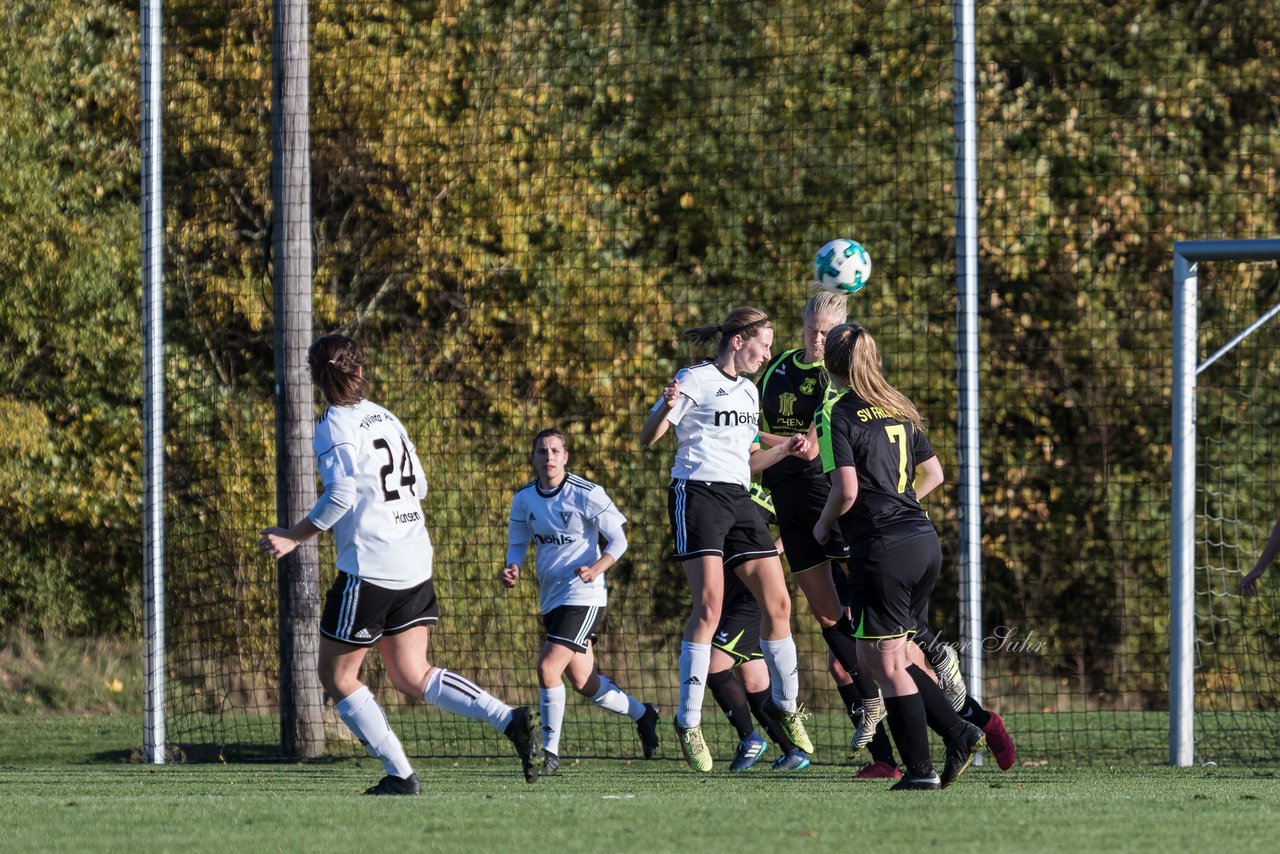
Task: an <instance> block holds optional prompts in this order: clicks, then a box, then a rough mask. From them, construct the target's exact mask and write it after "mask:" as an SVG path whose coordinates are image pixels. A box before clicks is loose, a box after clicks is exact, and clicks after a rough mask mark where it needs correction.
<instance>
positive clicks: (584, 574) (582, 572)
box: [576, 566, 599, 584]
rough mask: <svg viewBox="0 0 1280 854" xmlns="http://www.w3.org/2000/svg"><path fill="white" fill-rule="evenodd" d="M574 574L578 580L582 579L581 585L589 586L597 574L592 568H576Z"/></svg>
mask: <svg viewBox="0 0 1280 854" xmlns="http://www.w3.org/2000/svg"><path fill="white" fill-rule="evenodd" d="M576 574H577V576H578V578H580V579H582V583H583V584H590V583H591V582H593V581H595V580H596V576H597V575H598V574H599V573H597V572H596V571H595V569H593V568H592V567H589V566H580V567H578V571H577V573H576Z"/></svg>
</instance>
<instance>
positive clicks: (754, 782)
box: [0, 715, 1280, 854]
mask: <svg viewBox="0 0 1280 854" xmlns="http://www.w3.org/2000/svg"><path fill="white" fill-rule="evenodd" d="M140 740H141V723H140V721H139V719H138V718H137V717H136V716H132V715H130V716H120V715H115V716H94V717H63V716H52V715H39V716H38V715H20V716H3V717H0V792H3V793H4V795H5V797H4V801H3V803H4V828H5V829H4V833H3V835H2V836H0V849H2V850H14V851H20V850H52V851H114V850H122V851H123V850H128V851H136V850H140V849H141V850H148V851H184V852H185V851H217V852H221V854H227V852H231V851H297V850H301V849H304V848H318V847H322V846H323V847H327V848H335V847H336V848H338V849H352V848H358V849H360V850H396V847H399V846H404V848H405V850H431V851H437V850H438V851H487V852H505V851H532V852H541V851H547V850H551V851H609V852H630V851H637V852H665V851H673V852H685V851H689V852H693V851H697V852H715V851H726V852H735V854H748V852H756V851H782V852H791V851H815V852H816V851H831V850H856V849H857V848H860V847H864V846H866V845H870V844H875V845H877V846H879V845H881V844H883V845H891V846H892V848H893V850H913V849H918V848H921V847H932V848H936V849H938V850H944V851H946V852H947V854H952V852H964V851H980V852H998V851H1014V850H1017V851H1028V850H1032V851H1079V850H1082V849H1087V848H1093V849H1097V850H1117V849H1123V850H1126V851H1161V852H1168V851H1177V850H1194V849H1196V848H1205V849H1213V850H1216V849H1218V848H1219V847H1222V846H1224V845H1228V844H1229V845H1230V847H1231V849H1232V850H1234V851H1271V850H1274V848H1275V839H1276V834H1277V833H1280V776H1277V775H1276V773H1275V772H1274V771H1273V770H1268V769H1247V768H1237V769H1224V768H1209V769H1206V768H1195V769H1173V768H1167V767H1159V766H1155V767H1091V768H1072V769H1065V768H1051V767H1018V768H1015V769H1013V770H1011V771H1008V772H1003V773H1002V772H1000V771H998V770H996V769H995V768H994V767H986V768H981V769H975V770H973V771H971V772H970V774H969V775H967V776H966V777H965V778H964V780H962V781H961V782H960V783H959V784H957V785H956V786H955V787H953V788H951V789H948V790H947V791H945V792H937V793H930V792H919V793H893V792H889V791H887V787H886V786H885V785H884V784H881V783H855V782H851V781H849V780H848V774H849V770H850V769H848V768H846V767H840V766H822V767H819V766H815V767H814V768H811V769H809V770H808V771H804V772H800V773H798V774H790V775H784V774H775V773H771V772H770V771H768V770H767V769H759V770H756V771H753V772H751V773H749V774H745V775H730V774H728V773H727V772H716V773H713V774H710V775H706V776H699V775H695V774H693V773H692V772H691V771H689V770H688V769H687V768H685V767H684V765H683V764H682V763H680V762H678V761H676V760H673V759H664V760H659V761H654V762H633V763H625V762H617V761H610V760H597V759H590V760H584V761H581V762H580V763H578V764H577V765H566V767H565V768H564V769H562V772H561V774H560V775H558V776H557V777H554V778H551V779H548V780H543V781H540V782H539V783H538V784H537V785H535V786H528V785H526V784H524V783H523V782H522V780H521V779H520V776H519V771H518V768H517V763H516V761H515V759H514V758H513V759H510V760H488V761H485V760H461V761H449V760H430V759H420V760H417V761H416V764H417V766H418V771H419V776H421V777H422V779H423V783H424V795H423V797H420V798H401V799H373V798H362V797H359V795H358V793H359V792H360V791H361V790H362V789H363V788H364V787H365V786H367V785H369V784H371V783H372V782H374V781H376V780H377V779H378V777H379V776H381V769H380V768H379V767H378V766H377V765H376V764H375V763H373V762H371V761H369V760H367V759H366V760H344V761H329V762H319V763H312V764H272V763H238V764H230V765H227V764H221V763H209V764H200V765H170V766H162V767H154V766H146V765H140V764H136V763H135V764H130V763H126V762H122V761H121V758H122V757H127V756H129V754H130V752H131V750H132V749H133V748H134V747H136V745H137V744H138V742H140ZM904 846H906V848H905V849H904Z"/></svg>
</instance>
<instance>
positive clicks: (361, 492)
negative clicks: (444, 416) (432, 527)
mask: <svg viewBox="0 0 1280 854" xmlns="http://www.w3.org/2000/svg"><path fill="white" fill-rule="evenodd" d="M315 449H316V459H317V460H318V462H319V468H320V477H321V479H322V480H323V481H324V488H325V491H326V492H328V491H329V490H332V489H333V488H334V486H335V484H337V483H338V482H339V481H342V480H347V481H348V485H347V486H345V488H347V489H349V488H350V486H349V484H350V483H351V482H354V486H355V498H354V500H353V502H352V504H351V507H350V509H348V510H347V512H346V513H344V514H343V515H342V516H341V517H340V518H339V519H338V520H337V522H335V523H334V525H333V535H334V541H335V544H336V546H337V551H338V569H340V570H342V571H343V572H345V573H347V574H349V575H355V576H358V577H360V578H361V579H364V580H366V581H369V582H371V583H373V584H376V585H378V586H379V587H388V588H391V589H393V590H403V589H405V588H408V587H414V586H416V585H418V584H421V583H422V582H424V581H426V580H427V579H428V578H430V577H431V555H432V549H431V537H430V535H428V534H427V528H426V525H425V523H424V520H423V515H422V499H423V498H425V497H426V495H427V478H426V475H425V474H424V473H423V471H422V463H420V462H419V461H418V452H417V451H416V450H415V449H414V447H413V443H412V442H410V441H409V436H408V434H406V433H405V431H404V427H403V426H402V425H401V424H400V421H399V419H397V418H396V417H395V416H394V415H392V414H391V413H390V412H388V411H387V410H385V409H383V408H382V407H381V406H378V405H377V404H376V403H372V402H370V401H368V400H362V401H360V402H359V403H357V404H355V405H353V406H330V407H329V409H328V410H327V411H326V412H325V414H324V417H322V418H321V419H320V421H319V422H318V423H317V424H316V437H315ZM312 521H313V522H314V521H315V519H314V518H313V519H312Z"/></svg>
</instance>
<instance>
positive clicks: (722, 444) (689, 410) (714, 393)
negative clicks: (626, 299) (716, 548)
mask: <svg viewBox="0 0 1280 854" xmlns="http://www.w3.org/2000/svg"><path fill="white" fill-rule="evenodd" d="M676 380H677V381H678V382H679V383H680V399H679V400H678V401H677V402H676V405H675V406H673V407H671V411H670V412H668V413H667V421H669V422H671V424H673V425H675V428H676V438H677V439H678V440H679V446H678V447H677V448H676V461H675V464H674V465H673V466H672V467H671V476H672V477H673V478H675V479H677V480H697V481H703V482H706V483H737V484H741V485H742V488H743V489H748V488H750V486H751V462H750V459H751V446H752V445H753V444H755V442H756V436H757V435H758V434H759V426H760V392H759V391H758V390H757V389H756V385H755V383H753V382H751V380H749V379H746V378H745V377H742V376H737V377H731V376H729V375H728V374H726V373H725V372H724V371H722V370H720V368H718V367H717V366H716V364H715V363H714V362H701V363H699V364H697V365H693V366H692V367H688V368H683V369H681V370H680V372H679V373H677V374H676ZM660 406H662V401H661V400H659V401H658V402H657V403H656V404H655V405H654V407H653V408H654V409H655V410H656V409H657V408H658V407H660Z"/></svg>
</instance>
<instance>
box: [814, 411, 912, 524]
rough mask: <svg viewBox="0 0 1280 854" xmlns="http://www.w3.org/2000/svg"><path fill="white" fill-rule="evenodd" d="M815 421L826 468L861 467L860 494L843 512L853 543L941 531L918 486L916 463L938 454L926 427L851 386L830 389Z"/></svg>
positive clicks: (843, 519)
mask: <svg viewBox="0 0 1280 854" xmlns="http://www.w3.org/2000/svg"><path fill="white" fill-rule="evenodd" d="M815 423H816V424H817V433H818V458H819V460H820V461H821V463H822V470H823V471H824V472H826V473H828V474H829V473H831V472H832V471H834V470H835V469H837V468H841V467H844V466H852V467H853V468H854V470H855V471H856V472H857V477H858V497H857V500H856V501H854V503H853V507H851V508H849V512H847V513H845V514H844V516H842V517H841V518H840V531H841V533H842V534H843V535H844V540H845V542H846V543H848V544H849V546H850V548H851V549H856V548H857V546H858V544H859V542H860V541H863V542H865V541H866V540H868V539H869V538H871V537H872V536H877V537H881V538H884V539H896V540H907V539H911V538H912V537H916V536H919V535H920V534H923V533H936V532H935V531H934V528H933V523H932V522H930V521H929V517H928V516H927V515H926V514H925V511H924V509H923V508H922V507H921V506H920V502H919V501H917V500H916V491H915V487H914V486H913V481H914V480H915V472H916V466H918V465H919V464H920V463H922V462H924V461H925V460H928V459H931V458H932V457H934V456H936V454H935V453H934V451H933V447H932V446H931V445H930V444H929V440H928V438H927V437H926V436H925V434H924V433H922V432H921V431H920V430H918V429H916V427H915V425H913V424H912V423H911V422H910V421H903V420H902V419H901V418H900V417H899V416H898V413H896V412H891V411H888V410H885V409H883V408H881V407H879V406H875V405H874V404H871V403H869V402H867V401H866V400H864V399H863V398H862V397H860V396H859V395H857V394H856V393H854V392H853V391H850V390H847V389H846V390H842V391H839V392H833V393H832V394H830V395H828V397H827V400H826V401H825V403H824V404H823V405H822V406H821V407H820V408H819V411H818V414H817V416H816V422H815Z"/></svg>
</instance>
